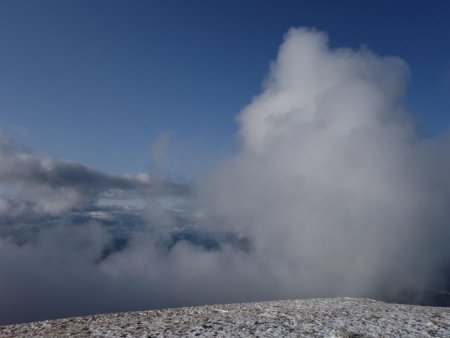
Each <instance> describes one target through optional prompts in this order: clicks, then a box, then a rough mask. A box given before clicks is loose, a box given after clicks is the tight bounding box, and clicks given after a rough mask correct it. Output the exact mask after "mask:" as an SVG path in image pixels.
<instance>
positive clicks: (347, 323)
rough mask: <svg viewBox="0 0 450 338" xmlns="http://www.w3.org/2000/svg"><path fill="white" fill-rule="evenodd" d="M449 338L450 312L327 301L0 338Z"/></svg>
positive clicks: (134, 316)
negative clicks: (250, 337) (180, 337)
mask: <svg viewBox="0 0 450 338" xmlns="http://www.w3.org/2000/svg"><path fill="white" fill-rule="evenodd" d="M68 336H70V337H179V336H182V337H196V336H200V337H248V336H254V337H347V338H357V337H393V336H395V337H450V308H438V307H424V306H413V305H399V304H387V303H383V302H378V301H374V300H370V299H355V298H323V299H309V300H282V301H271V302H259V303H243V304H227V305H209V306H199V307H184V308H174V309H164V310H153V311H138V312H126V313H114V314H104V315H95V316H86V317H73V318H66V319H59V320H49V321H41V322H34V323H26V324H13V325H6V326H0V337H68Z"/></svg>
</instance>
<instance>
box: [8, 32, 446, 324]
mask: <svg viewBox="0 0 450 338" xmlns="http://www.w3.org/2000/svg"><path fill="white" fill-rule="evenodd" d="M408 73H409V70H408V67H407V65H406V64H405V63H404V62H403V61H402V60H401V59H399V58H396V57H380V56H377V55H376V54H374V53H373V52H371V51H369V50H366V49H360V50H351V49H345V48H339V49H331V48H330V47H329V46H328V41H327V36H326V34H324V33H322V32H318V31H315V30H311V29H306V28H299V29H291V30H290V31H289V32H288V33H287V34H286V36H285V38H284V42H283V44H282V45H281V47H280V50H279V53H278V57H277V59H276V60H275V61H274V62H273V63H272V66H271V69H270V74H269V76H268V78H267V80H266V82H265V83H264V86H263V90H262V92H261V93H260V94H259V95H258V96H256V97H254V98H253V100H252V102H251V103H250V104H249V105H248V106H247V107H245V108H244V109H243V110H242V111H241V113H240V114H239V116H238V122H239V126H240V129H239V137H240V140H241V147H240V149H239V150H238V151H237V153H236V154H234V155H233V156H232V157H231V158H228V159H226V160H224V161H223V162H222V163H220V165H218V168H217V169H216V170H214V171H212V172H211V173H210V174H209V175H208V176H207V177H203V178H202V179H201V180H200V181H199V183H198V184H197V186H196V187H188V186H186V185H184V184H180V183H178V182H173V181H170V180H167V179H164V178H159V179H155V178H154V177H153V176H149V175H147V174H138V175H135V176H121V175H111V174H107V173H104V172H102V171H99V170H96V169H93V168H89V167H86V166H83V165H80V164H75V163H71V162H66V161H62V160H57V159H53V158H48V157H44V156H41V155H37V154H35V153H33V152H31V151H30V150H28V149H24V148H22V147H19V146H17V145H15V144H14V143H12V142H11V141H10V140H8V139H5V138H2V139H0V158H1V164H0V180H1V182H2V183H3V185H4V187H5V191H4V193H3V196H4V197H3V198H2V199H0V215H1V222H0V223H1V224H0V230H1V231H0V271H2V275H1V276H0V299H2V304H1V305H0V322H14V321H24V320H35V319H44V318H50V317H61V316H68V315H75V314H87V313H94V312H110V311H124V310H131V309H139V308H152V307H162V306H175V305H188V304H202V303H216V302H234V301H249V300H263V299H274V298H287V297H289V298H301V297H317V296H322V297H325V296H365V297H377V298H383V299H389V298H390V299H396V298H395V297H398V296H399V295H400V294H402V293H404V292H420V291H423V290H425V289H430V288H439V287H441V285H442V283H444V282H445V278H446V276H445V275H444V272H445V269H446V268H447V267H449V266H450V259H449V258H450V255H449V249H448V245H447V243H448V241H449V239H450V238H449V237H450V231H449V228H448V222H449V220H450V206H449V205H448V204H449V201H450V184H449V183H450V180H449V179H448V178H449V177H448V172H450V171H449V169H450V158H449V156H448V154H449V150H450V147H449V146H450V144H449V141H450V140H449V137H448V136H446V135H444V136H441V137H439V138H436V139H422V138H420V137H419V136H418V135H417V133H416V131H415V129H414V125H413V122H412V117H411V115H410V114H409V113H408V112H407V111H406V110H405V108H404V106H403V100H404V93H405V89H406V84H407V80H408ZM164 142H166V140H164ZM164 144H165V143H164ZM160 149H161V147H159V146H157V148H156V150H155V151H158V152H159V151H160ZM157 155H158V156H159V157H161V156H162V155H161V154H159V153H158V154H157ZM159 177H163V176H162V175H159ZM194 190H195V192H196V193H195V194H193V191H194ZM136 196H139V198H141V199H145V201H146V204H145V207H144V208H143V209H142V210H139V209H137V208H130V207H123V206H118V205H115V206H108V207H106V206H102V205H101V203H99V201H100V200H101V199H102V198H115V199H118V200H126V199H130V198H134V197H136ZM397 299H398V298H397ZM49 304H51V305H49Z"/></svg>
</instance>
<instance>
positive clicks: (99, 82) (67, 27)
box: [0, 0, 450, 176]
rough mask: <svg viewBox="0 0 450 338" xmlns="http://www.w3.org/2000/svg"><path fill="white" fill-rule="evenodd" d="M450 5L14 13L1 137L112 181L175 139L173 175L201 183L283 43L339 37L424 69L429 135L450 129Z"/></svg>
mask: <svg viewBox="0 0 450 338" xmlns="http://www.w3.org/2000/svg"><path fill="white" fill-rule="evenodd" d="M449 13H450V4H449V3H448V2H446V1H341V2H336V1H269V0H267V1H218V0H216V1H200V0H199V1H193V0H190V1H187V0H186V1H181V0H180V1H2V2H0V50H1V52H0V132H2V133H5V134H7V135H9V136H10V137H11V138H13V139H15V140H16V141H18V142H21V143H23V144H26V145H29V146H31V147H32V148H33V149H35V150H36V151H38V152H41V153H46V154H50V155H53V156H57V157H60V158H64V159H68V160H71V161H76V162H81V163H84V164H87V165H91V166H95V167H98V168H101V169H103V170H107V171H110V172H113V173H134V172H138V171H144V170H147V169H148V167H149V165H150V162H149V146H150V144H151V143H152V142H154V141H155V140H156V139H157V138H158V135H159V134H160V133H161V132H165V131H169V132H170V134H171V137H172V139H173V143H174V146H173V149H172V150H171V151H169V155H170V156H171V157H172V158H176V159H174V160H173V161H172V162H170V163H171V164H170V167H171V168H170V169H171V171H173V172H175V173H177V174H180V175H183V174H185V175H187V176H195V175H196V173H197V172H198V171H199V170H201V168H202V167H204V166H207V165H208V164H210V163H212V162H214V160H216V159H218V158H220V157H221V156H222V155H224V154H227V153H229V152H230V151H232V149H233V148H234V147H235V142H236V140H235V133H236V129H237V126H236V123H235V116H236V115H237V114H238V113H239V111H240V109H241V108H242V107H243V106H245V105H246V104H248V103H249V102H250V100H251V98H252V96H254V95H256V94H258V92H259V91H260V87H261V82H262V81H263V79H264V77H265V75H266V74H267V72H268V69H269V65H270V61H271V60H273V59H274V58H275V56H276V53H277V48H278V47H279V45H280V42H281V41H282V37H283V34H285V32H286V31H287V30H288V29H289V28H290V27H296V26H309V27H316V28H317V29H319V30H321V31H325V32H327V33H328V34H329V37H330V44H331V46H332V47H342V46H347V47H352V48H357V47H358V46H360V45H365V46H367V47H368V48H370V49H371V50H373V51H375V52H376V53H377V54H379V55H397V56H400V57H401V58H403V59H404V60H405V61H406V62H407V63H408V64H409V66H410V68H411V74H412V75H411V80H410V86H409V90H408V95H407V99H406V104H407V107H408V108H409V109H410V110H411V111H412V112H414V114H415V116H416V117H417V120H418V126H419V128H420V130H421V132H422V133H423V134H424V135H425V136H429V135H436V134H439V133H442V132H443V131H445V130H447V129H448V127H449V126H450V113H449V112H450V96H449V93H450V39H449V34H450V20H448V14H449Z"/></svg>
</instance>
